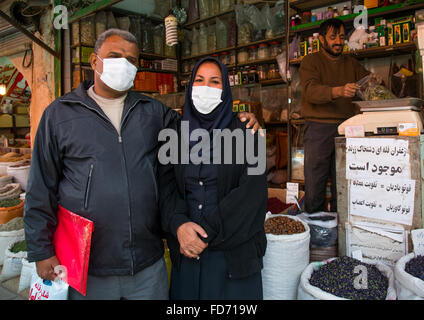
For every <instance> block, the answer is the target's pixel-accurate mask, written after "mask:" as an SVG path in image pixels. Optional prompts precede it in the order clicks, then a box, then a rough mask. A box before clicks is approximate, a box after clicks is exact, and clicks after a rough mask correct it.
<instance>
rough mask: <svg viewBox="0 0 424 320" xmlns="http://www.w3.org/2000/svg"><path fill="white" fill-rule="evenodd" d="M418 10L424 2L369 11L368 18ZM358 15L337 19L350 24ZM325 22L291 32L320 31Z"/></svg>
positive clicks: (303, 26)
mask: <svg viewBox="0 0 424 320" xmlns="http://www.w3.org/2000/svg"><path fill="white" fill-rule="evenodd" d="M308 2H309V0H308ZM311 2H312V1H311ZM337 2H341V1H337ZM418 9H424V2H421V3H417V4H411V5H408V4H404V3H399V4H393V5H390V6H387V7H381V8H373V9H370V10H368V18H376V17H381V16H386V15H392V14H396V15H399V14H402V13H403V12H407V11H412V10H418ZM358 15H359V13H358V14H355V13H352V14H349V15H346V16H339V17H337V18H336V19H340V20H343V21H344V22H345V23H350V22H353V21H354V20H355V18H356V17H357V16H358ZM323 21H325V20H319V21H316V22H310V23H305V24H302V25H298V26H295V27H291V30H292V31H293V32H295V33H299V32H305V31H311V30H318V29H319V26H320V25H321V23H322V22H323Z"/></svg>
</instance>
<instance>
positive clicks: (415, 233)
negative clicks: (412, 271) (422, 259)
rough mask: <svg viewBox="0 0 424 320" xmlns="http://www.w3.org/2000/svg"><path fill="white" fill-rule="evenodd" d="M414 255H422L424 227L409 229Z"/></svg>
mask: <svg viewBox="0 0 424 320" xmlns="http://www.w3.org/2000/svg"><path fill="white" fill-rule="evenodd" d="M411 236H412V243H413V244H414V252H415V255H424V229H416V230H412V231H411Z"/></svg>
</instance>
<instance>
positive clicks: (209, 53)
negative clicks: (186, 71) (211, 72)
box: [181, 46, 237, 61]
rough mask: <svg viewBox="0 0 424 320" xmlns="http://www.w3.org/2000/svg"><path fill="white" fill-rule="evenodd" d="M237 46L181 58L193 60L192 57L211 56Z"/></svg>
mask: <svg viewBox="0 0 424 320" xmlns="http://www.w3.org/2000/svg"><path fill="white" fill-rule="evenodd" d="M236 48H237V47H235V46H234V47H228V48H223V49H218V50H215V51H209V52H206V53H201V54H196V55H194V56H190V57H184V58H182V59H181V60H183V61H185V60H191V59H199V58H202V57H207V56H211V55H214V54H217V53H222V52H226V51H231V50H235V49H236Z"/></svg>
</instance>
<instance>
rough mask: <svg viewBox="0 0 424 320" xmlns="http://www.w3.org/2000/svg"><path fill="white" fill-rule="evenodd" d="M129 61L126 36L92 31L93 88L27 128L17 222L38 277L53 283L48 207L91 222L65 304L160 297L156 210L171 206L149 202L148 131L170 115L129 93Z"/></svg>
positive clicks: (172, 115)
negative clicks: (29, 149)
mask: <svg viewBox="0 0 424 320" xmlns="http://www.w3.org/2000/svg"><path fill="white" fill-rule="evenodd" d="M138 58H139V49H138V47H137V41H136V39H135V37H134V36H133V35H132V34H130V33H128V32H125V31H122V30H117V29H110V30H107V31H106V32H104V33H103V34H101V35H100V36H99V39H98V40H97V42H96V45H95V49H94V53H93V54H92V56H91V57H90V62H91V66H92V68H93V70H94V71H95V81H94V83H93V82H90V81H84V82H83V83H82V84H81V85H80V87H79V88H77V89H76V90H74V91H72V92H70V93H68V94H66V95H64V96H62V97H60V98H58V99H56V100H55V101H54V102H53V103H52V104H51V105H50V106H49V107H47V108H46V110H45V111H44V113H43V116H42V119H41V121H40V123H39V127H38V130H37V135H36V138H35V143H34V149H33V155H32V165H31V172H30V176H29V181H28V188H27V193H26V201H25V216H24V224H25V238H26V243H27V248H28V259H29V260H30V261H35V262H36V266H37V272H38V274H39V276H40V277H41V278H43V279H50V280H53V279H54V278H55V274H54V267H55V266H57V265H59V264H60V262H59V261H58V259H57V258H56V253H55V251H54V247H53V244H52V239H53V235H54V232H55V227H56V223H57V219H56V212H57V208H58V205H61V206H62V207H64V208H66V209H68V210H70V211H73V212H75V213H77V214H79V215H81V216H83V217H85V218H87V219H89V220H92V221H93V222H94V232H93V235H92V241H91V252H90V259H89V268H88V279H87V293H86V296H85V297H84V296H82V295H81V294H80V293H78V292H77V291H76V290H74V289H72V288H70V289H69V298H70V299H101V300H104V299H113V300H116V299H168V278H167V271H166V266H165V263H164V259H163V253H164V249H163V242H162V238H163V233H162V230H161V226H160V219H159V209H160V210H170V209H169V207H168V206H170V205H171V204H173V203H172V201H168V199H167V198H166V197H165V199H164V200H163V201H160V200H159V194H161V193H162V190H159V187H158V186H161V185H162V184H161V183H160V180H161V179H162V176H163V175H164V172H163V168H162V167H161V166H160V164H159V163H158V161H157V152H158V149H159V147H160V144H159V142H158V134H159V132H160V130H162V129H164V128H167V127H169V126H170V125H171V123H173V122H174V121H176V119H178V117H179V115H178V113H177V112H175V111H174V110H172V109H170V108H168V107H166V106H164V105H163V104H162V103H160V102H159V101H157V100H155V99H152V98H150V97H147V96H145V95H141V94H139V93H136V92H132V91H130V89H131V87H132V86H133V80H134V78H135V75H136V72H137V68H138ZM246 117H250V116H249V115H246ZM162 198H163V197H162Z"/></svg>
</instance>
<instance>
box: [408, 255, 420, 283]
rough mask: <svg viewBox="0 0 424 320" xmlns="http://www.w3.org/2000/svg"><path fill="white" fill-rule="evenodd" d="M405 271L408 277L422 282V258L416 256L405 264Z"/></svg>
mask: <svg viewBox="0 0 424 320" xmlns="http://www.w3.org/2000/svg"><path fill="white" fill-rule="evenodd" d="M405 271H406V272H408V273H409V274H410V275H412V276H414V277H416V278H419V279H421V280H424V256H421V255H420V256H416V257H415V258H413V259H411V260H409V261H408V262H407V263H406V266H405Z"/></svg>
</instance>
